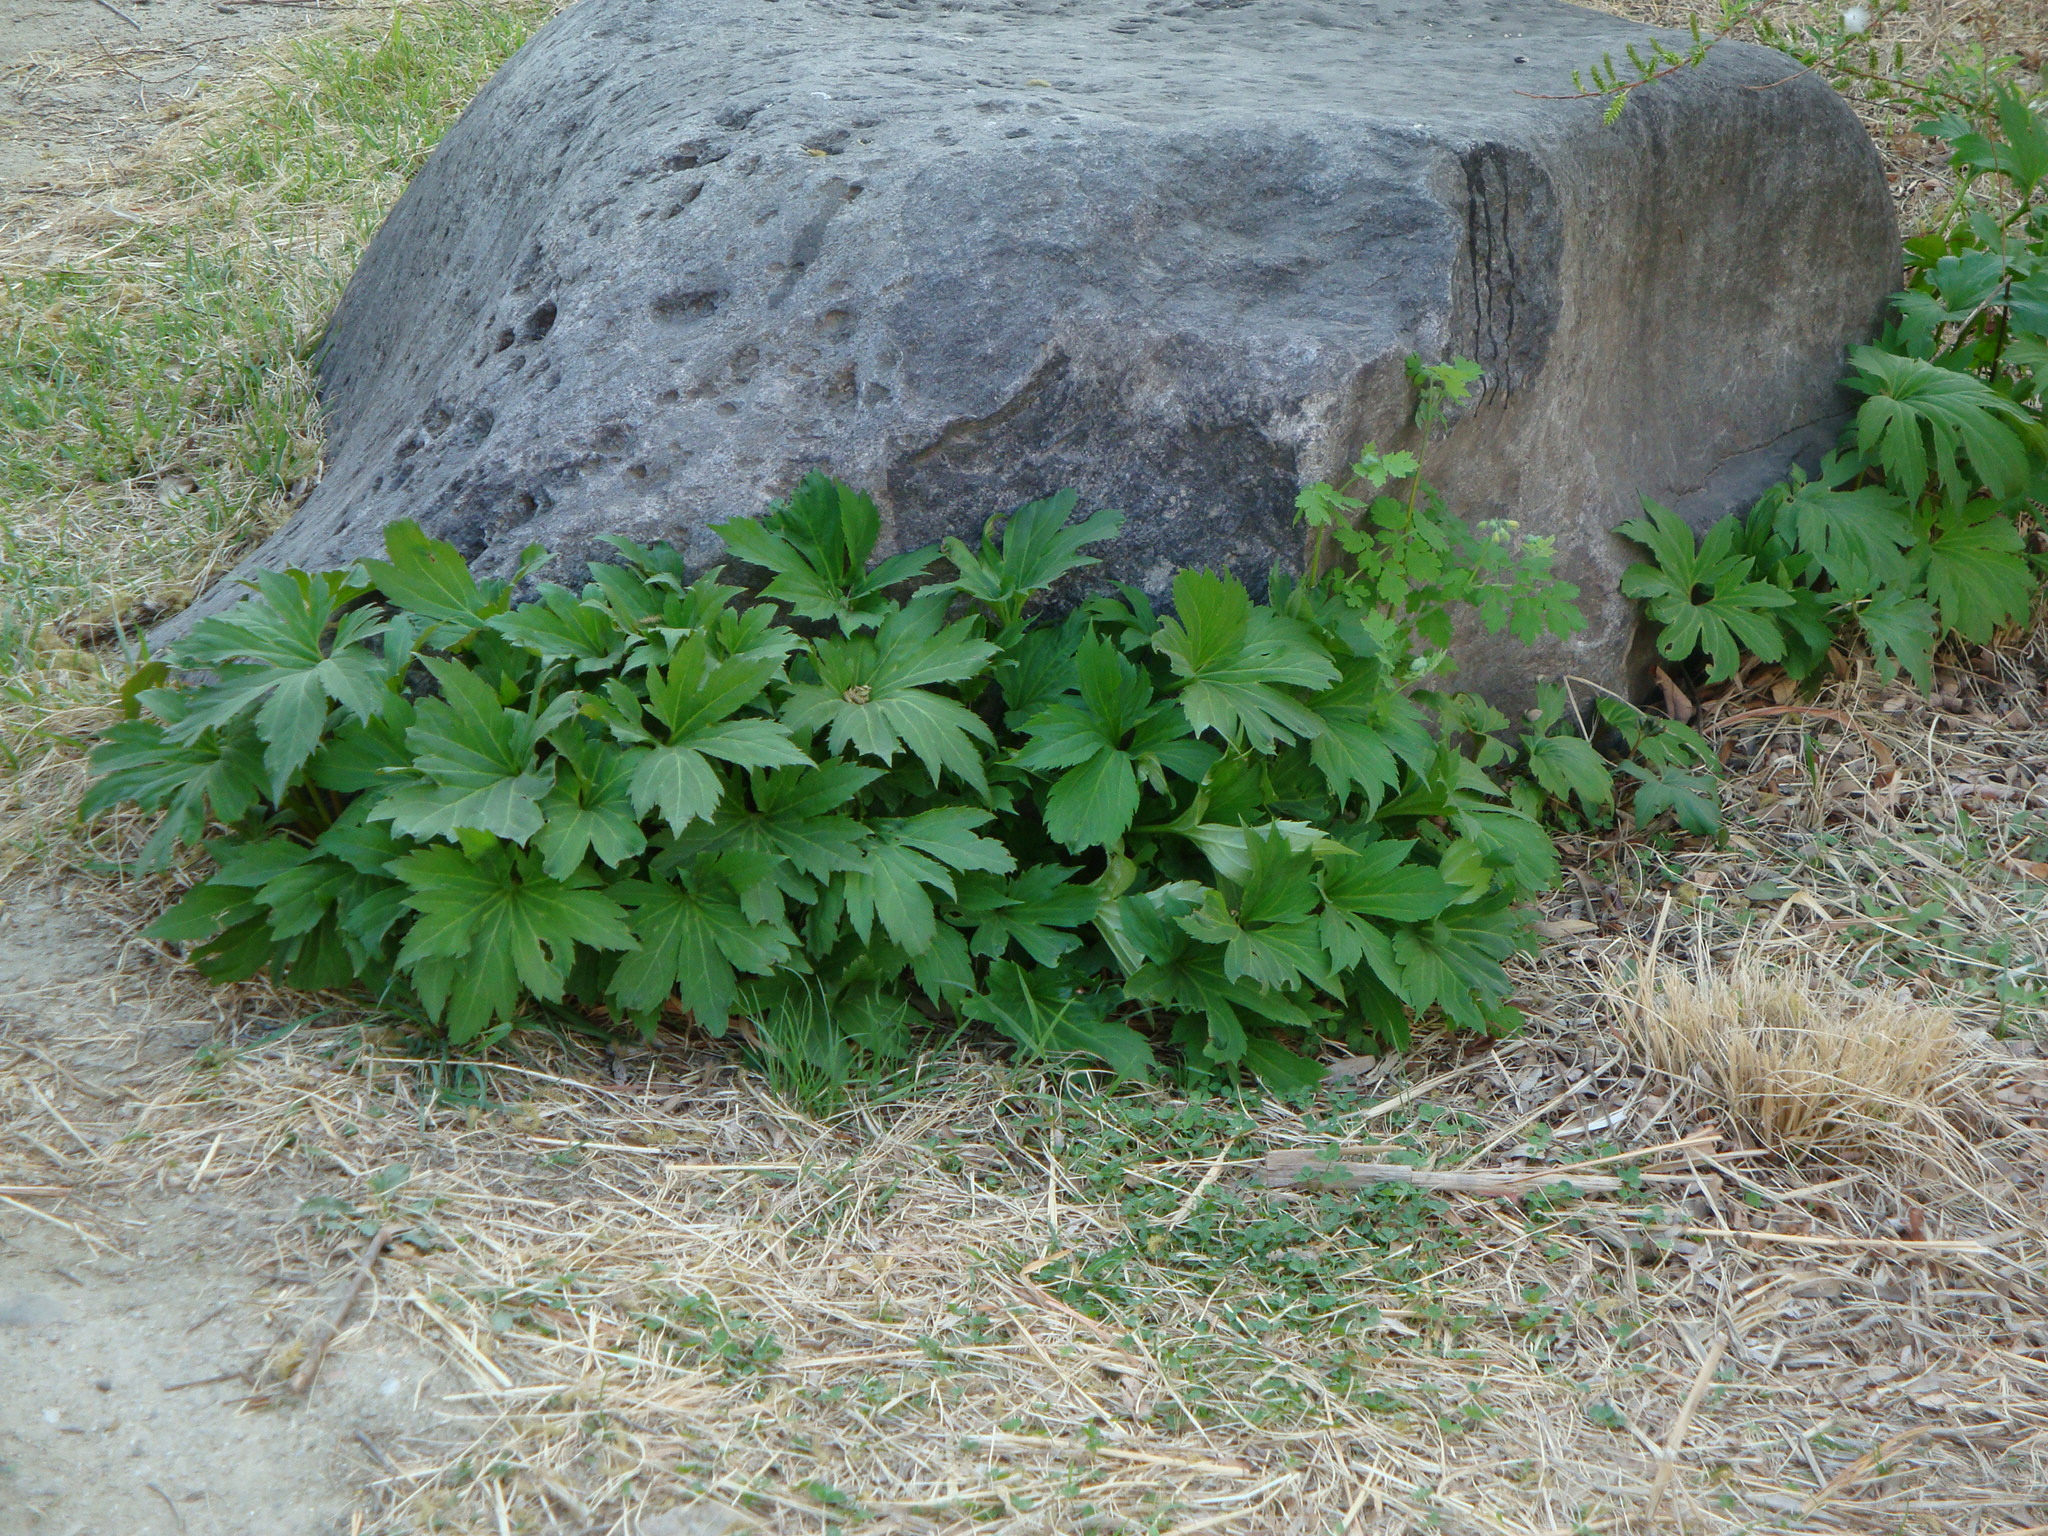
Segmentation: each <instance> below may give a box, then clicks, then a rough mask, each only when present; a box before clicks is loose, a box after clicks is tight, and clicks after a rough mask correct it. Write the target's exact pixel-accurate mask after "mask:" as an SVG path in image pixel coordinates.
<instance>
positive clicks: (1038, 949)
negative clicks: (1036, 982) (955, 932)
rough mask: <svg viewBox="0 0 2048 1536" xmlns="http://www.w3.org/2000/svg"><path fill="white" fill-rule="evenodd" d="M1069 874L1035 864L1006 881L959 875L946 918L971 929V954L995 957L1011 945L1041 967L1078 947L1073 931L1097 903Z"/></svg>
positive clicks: (1091, 916)
mask: <svg viewBox="0 0 2048 1536" xmlns="http://www.w3.org/2000/svg"><path fill="white" fill-rule="evenodd" d="M1074 875H1075V871H1074V870H1071V869H1064V868H1062V867H1060V866H1059V865H1057V864H1034V865H1033V866H1032V867H1031V868H1029V869H1026V870H1022V871H1020V872H1019V873H1018V874H1017V876H1016V878H1015V879H1011V880H1004V879H1001V878H999V877H998V876H995V875H991V874H984V873H980V872H970V873H968V874H964V875H962V876H961V877H960V879H959V881H958V891H957V895H956V898H955V901H954V903H953V905H952V906H950V907H949V908H948V909H947V910H946V913H945V918H946V921H947V922H949V923H951V924H953V925H954V926H955V927H959V928H972V929H973V930H974V934H973V937H972V939H971V940H970V941H969V943H968V946H967V947H968V950H969V952H970V953H972V954H976V955H986V956H989V957H990V958H994V959H1000V958H1001V957H1002V956H1004V955H1006V954H1008V953H1009V950H1010V946H1011V945H1013V944H1014V945H1015V946H1016V947H1017V948H1019V949H1021V950H1022V951H1024V953H1025V954H1027V955H1029V956H1030V957H1031V958H1032V959H1033V960H1035V961H1037V962H1038V964H1040V965H1053V964H1056V963H1057V962H1058V960H1059V958H1060V956H1062V955H1064V954H1066V953H1067V952H1068V951H1069V950H1073V949H1078V948H1079V947H1080V945H1081V938H1080V935H1079V934H1077V933H1075V932H1073V931H1072V930H1074V929H1079V928H1083V927H1086V926H1087V924H1088V923H1089V922H1091V921H1092V920H1093V919H1094V917H1095V914H1096V911H1097V909H1098V908H1099V907H1100V906H1101V904H1102V899H1101V896H1100V895H1099V894H1098V893H1097V892H1096V891H1095V890H1094V889H1093V888H1091V887H1089V886H1086V885H1076V884H1074V883H1073V880H1074Z"/></svg>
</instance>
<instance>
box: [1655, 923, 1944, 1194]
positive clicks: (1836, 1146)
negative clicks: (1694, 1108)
mask: <svg viewBox="0 0 2048 1536" xmlns="http://www.w3.org/2000/svg"><path fill="white" fill-rule="evenodd" d="M1616 981H1617V987H1616V992H1617V996H1618V997H1620V998H1621V999H1622V1006H1621V1007H1620V1009H1619V1010H1618V1012H1619V1016H1620V1024H1621V1035H1622V1038H1623V1039H1624V1040H1626V1041H1627V1042H1628V1044H1629V1045H1630V1046H1631V1047H1632V1048H1633V1049H1634V1050H1636V1051H1637V1052H1638V1053H1639V1054H1640V1055H1641V1057H1642V1058H1643V1060H1644V1061H1645V1062H1646V1063H1647V1064H1648V1065H1649V1066H1650V1067H1651V1068H1652V1069H1653V1070H1655V1071H1657V1072H1660V1073H1662V1074H1663V1075H1664V1076H1665V1077H1667V1078H1669V1079H1671V1080H1672V1082H1673V1083H1676V1084H1682V1085H1684V1086H1686V1087H1689V1088H1691V1089H1694V1090H1696V1091H1697V1092H1699V1093H1700V1095H1701V1096H1702V1097H1703V1098H1704V1099H1705V1100H1707V1101H1710V1102H1712V1103H1715V1104H1718V1105H1720V1106H1722V1107H1724V1108H1725V1109H1726V1110H1727V1112H1728V1113H1729V1115H1730V1116H1731V1117H1732V1118H1733V1120H1734V1122H1735V1124H1736V1125H1737V1126H1738V1127H1739V1128H1740V1129H1741V1130H1742V1131H1744V1132H1745V1133H1747V1134H1748V1135H1750V1136H1751V1137H1753V1138H1755V1139H1756V1140H1757V1141H1758V1142H1759V1144H1761V1145H1765V1146H1770V1147H1774V1148H1777V1149H1780V1150H1783V1151H1787V1152H1792V1153H1797V1154H1804V1155H1812V1154H1818V1153H1826V1154H1831V1155H1834V1156H1840V1157H1857V1156H1863V1157H1868V1156H1869V1155H1870V1154H1871V1153H1873V1152H1881V1151H1883V1150H1884V1149H1886V1148H1887V1147H1894V1148H1895V1147H1896V1146H1897V1145H1898V1142H1897V1138H1898V1137H1899V1136H1900V1134H1901V1133H1902V1132H1922V1133H1925V1132H1934V1133H1936V1134H1939V1133H1940V1132H1941V1131H1943V1130H1945V1129H1946V1128H1947V1118H1946V1115H1945V1105H1946V1102H1947V1101H1948V1100H1949V1099H1950V1098H1951V1097H1952V1094H1953V1090H1954V1089H1955V1087H1956V1080H1957V1077H1958V1074H1959V1069H1960V1068H1961V1066H1962V1064H1963V1062H1964V1059H1965V1056H1966V1053H1967V1049H1968V1047H1967V1044H1966V1042H1965V1040H1964V1038H1963V1036H1962V1033H1961V1031H1959V1030H1958V1029H1957V1027H1956V1020H1955V1014H1954V1013H1953V1012H1952V1011H1951V1010H1949V1009H1946V1008H1936V1007H1929V1006H1927V1005H1926V1004H1923V1003H1919V1002H1916V1001H1914V1000H1913V999H1912V998H1911V997H1910V995H1905V994H1904V993H1903V989H1896V990H1886V991H1877V990H1870V989H1864V988H1856V987H1851V986H1848V985H1846V984H1844V983H1843V982H1842V981H1841V980H1840V979H1839V978H1838V977H1836V976H1835V975H1833V974H1832V973H1831V972H1827V971H1824V970H1823V969H1822V968H1821V967H1820V966H1818V965H1817V964H1816V963H1815V962H1813V961H1812V960H1795V961H1792V962H1790V963H1783V962H1781V963H1780V964H1778V965H1776V966H1772V967H1770V968H1768V969H1767V968H1766V967H1765V966H1764V965H1762V964H1761V963H1760V962H1759V961H1758V960H1757V959H1756V958H1755V957H1754V956H1740V957H1738V958H1737V959H1736V960H1735V962H1734V963H1733V965H1732V966H1730V967H1729V968H1728V969H1726V970H1718V971H1708V972H1704V973H1701V972H1697V971H1695V972H1693V973H1691V974H1687V973H1685V972H1682V971H1673V970H1669V969H1663V970H1657V969H1652V970H1648V971H1646V972H1645V973H1644V975H1643V976H1642V977H1641V978H1640V979H1638V980H1636V981H1635V982H1634V984H1633V986H1634V994H1635V995H1634V997H1633V998H1630V997H1629V996H1628V990H1627V989H1628V983H1626V982H1624V981H1622V979H1621V978H1616Z"/></svg>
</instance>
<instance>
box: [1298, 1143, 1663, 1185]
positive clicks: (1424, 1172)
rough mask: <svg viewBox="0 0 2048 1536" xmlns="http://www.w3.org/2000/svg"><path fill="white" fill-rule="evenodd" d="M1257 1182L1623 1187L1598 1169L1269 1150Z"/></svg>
mask: <svg viewBox="0 0 2048 1536" xmlns="http://www.w3.org/2000/svg"><path fill="white" fill-rule="evenodd" d="M1259 1182H1260V1183H1261V1184H1264V1185H1266V1186H1267V1187H1268V1188H1281V1187H1284V1186H1286V1185H1289V1184H1298V1183H1299V1184H1319V1185H1321V1186H1323V1187H1324V1188H1325V1189H1362V1188H1364V1187H1365V1186H1366V1185H1368V1184H1413V1185H1415V1186H1416V1187H1417V1188H1419V1189H1442V1190H1449V1191H1452V1192H1454V1193H1457V1194H1463V1195H1490V1196H1515V1195H1527V1194H1533V1193H1534V1192H1535V1191H1537V1190H1539V1189H1542V1188H1544V1187H1546V1186H1548V1185H1552V1184H1567V1183H1568V1184H1570V1185H1571V1186H1572V1187H1573V1188H1574V1189H1576V1190H1579V1191H1580V1192H1581V1193H1588V1194H1612V1193H1614V1192H1615V1191H1616V1190H1619V1189H1621V1188H1623V1187H1624V1186H1623V1183H1622V1181H1621V1180H1620V1179H1617V1178H1612V1177H1610V1176H1608V1175H1606V1174H1599V1173H1594V1174H1584V1175H1578V1176H1574V1175H1572V1174H1568V1173H1560V1172H1558V1171H1557V1170H1556V1169H1553V1168H1532V1169H1529V1170H1527V1171H1516V1172H1503V1171H1491V1172H1489V1171H1486V1170H1481V1171H1478V1172H1472V1171H1469V1170H1456V1171H1451V1172H1443V1173H1438V1172H1434V1171H1432V1170H1430V1169H1427V1168H1409V1167H1406V1166H1404V1165H1403V1164H1400V1163H1332V1162H1325V1161H1322V1160H1321V1157H1320V1154H1318V1153H1316V1152H1313V1151H1306V1152H1268V1153H1267V1154H1266V1162H1265V1166H1264V1167H1263V1168H1261V1169H1260V1170H1259Z"/></svg>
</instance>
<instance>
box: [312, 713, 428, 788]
mask: <svg viewBox="0 0 2048 1536" xmlns="http://www.w3.org/2000/svg"><path fill="white" fill-rule="evenodd" d="M418 720H419V714H418V711H416V710H415V709H414V708H413V703H412V700H410V699H408V698H406V697H404V696H403V695H393V696H392V699H391V702H390V703H388V704H386V705H385V706H384V709H383V712H382V713H381V714H378V715H376V716H375V717H373V718H372V719H370V720H367V721H357V720H350V719H346V718H344V719H343V720H342V722H341V723H340V724H339V725H338V726H335V727H333V728H332V729H330V730H329V732H328V734H327V739H326V740H325V741H323V742H321V744H320V749H319V751H317V752H315V753H314V754H313V755H312V757H311V758H309V759H308V760H307V762H306V777H307V778H309V779H311V780H312V781H313V782H314V783H315V784H317V785H319V786H320V787H321V788H322V789H333V790H339V791H340V792H341V793H343V794H350V795H352V794H355V793H357V792H358V791H360V790H365V789H377V790H381V789H384V788H386V787H388V786H390V785H392V784H394V783H396V782H397V781H398V778H399V777H400V775H399V774H398V773H397V770H401V769H406V768H410V767H411V766H412V749H411V748H410V747H408V746H407V745H406V741H405V733H406V732H407V731H409V730H411V729H412V728H413V726H414V725H415V724H417V723H418Z"/></svg>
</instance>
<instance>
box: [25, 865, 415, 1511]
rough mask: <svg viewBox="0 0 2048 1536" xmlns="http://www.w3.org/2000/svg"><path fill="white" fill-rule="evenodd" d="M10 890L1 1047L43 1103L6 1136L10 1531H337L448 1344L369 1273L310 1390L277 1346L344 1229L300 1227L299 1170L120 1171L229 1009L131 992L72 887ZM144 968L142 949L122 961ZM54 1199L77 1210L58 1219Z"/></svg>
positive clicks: (395, 1445) (331, 1293) (312, 1314)
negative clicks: (385, 1324) (378, 1319)
mask: <svg viewBox="0 0 2048 1536" xmlns="http://www.w3.org/2000/svg"><path fill="white" fill-rule="evenodd" d="M9 894H10V895H11V896H12V897H13V899H12V900H11V901H7V902H6V903H5V905H0V989H4V998H0V1053H4V1055H5V1056H6V1057H7V1058H9V1065H10V1066H12V1067H14V1068H17V1069H23V1070H24V1072H25V1073H26V1075H25V1076H24V1077H22V1078H17V1079H16V1081H17V1082H18V1083H21V1084H23V1085H25V1086H26V1090H27V1093H28V1096H29V1097H30V1099H31V1100H34V1101H40V1102H41V1103H43V1104H46V1105H47V1119H46V1120H45V1121H44V1124H43V1126H42V1127H41V1128H42V1129H45V1130H49V1131H52V1132H53V1133H54V1134H55V1135H56V1137H57V1138H59V1141H58V1142H57V1143H53V1142H52V1141H50V1140H48V1139H45V1138H44V1137H42V1136H39V1135H37V1134H36V1133H35V1132H34V1131H32V1130H30V1129H28V1128H27V1127H25V1126H23V1125H21V1124H20V1123H19V1122H16V1123H15V1124H13V1125H12V1126H10V1127H9V1129H8V1131H7V1133H6V1134H5V1135H4V1136H0V1198H4V1201H5V1204H4V1205H0V1532H7V1533H9V1536H12V1533H16V1532H21V1533H33V1536H327V1533H330V1532H341V1531H346V1530H348V1529H349V1528H350V1526H349V1517H350V1514H351V1510H352V1508H353V1505H354V1498H353V1494H354V1491H355V1490H356V1489H357V1488H358V1487H359V1486H360V1485H361V1484H362V1482H364V1481H365V1480H366V1479H367V1478H369V1477H372V1476H375V1475H376V1473H377V1472H378V1471H379V1462H380V1461H382V1460H386V1459H388V1458H389V1457H390V1456H391V1454H392V1452H393V1450H398V1451H399V1453H400V1454H404V1450H403V1447H404V1446H406V1445H407V1444H410V1443H412V1442H413V1441H416V1440H419V1439H420V1438H421V1437H423V1436H424V1437H426V1438H427V1439H429V1440H431V1439H432V1436H433V1418H432V1414H431V1412H430V1411H429V1410H428V1409H426V1408H424V1407H422V1404H423V1402H426V1401H429V1400H430V1399H431V1398H432V1397H433V1396H434V1395H435V1394H437V1393H438V1392H439V1391H442V1390H446V1388H445V1385H444V1384H441V1383H439V1382H437V1380H436V1372H435V1367H434V1365H433V1363H432V1362H431V1361H429V1360H427V1359H425V1358H424V1357H422V1356H421V1355H420V1354H419V1352H418V1351H417V1350H414V1349H412V1348H409V1347H408V1346H407V1345H406V1344H405V1343H404V1342H403V1341H402V1340H401V1339H399V1338H398V1337H397V1336H396V1335H395V1334H392V1333H390V1332H389V1331H388V1330H384V1329H381V1328H379V1327H378V1326H376V1325H375V1323H374V1321H371V1322H370V1326H368V1327H364V1326H362V1325H363V1324H364V1323H365V1322H366V1320H373V1319H374V1317H375V1314H376V1312H377V1310H378V1304H379V1295H378V1292H377V1291H376V1290H375V1289H374V1288H367V1289H366V1292H365V1294H364V1295H363V1296H362V1298H361V1299H360V1300H359V1301H358V1303H357V1305H356V1307H355V1309H354V1310H353V1313H352V1316H351V1318H350V1319H349V1321H348V1323H347V1324H346V1325H345V1328H346V1337H345V1338H344V1340H343V1341H342V1343H341V1345H340V1346H339V1347H337V1348H335V1349H334V1350H333V1352H332V1353H331V1354H330V1355H329V1356H328V1357H327V1359H326V1360H325V1361H324V1363H323V1367H322V1369H321V1371H320V1373H319V1376H318V1379H317V1381H316V1382H315V1383H313V1385H312V1387H311V1390H310V1393H309V1394H308V1396H307V1398H306V1400H305V1401H304V1402H303V1403H301V1402H299V1401H297V1400H296V1399H292V1398H290V1397H289V1396H287V1397H286V1398H285V1400H284V1401H281V1402H279V1403H278V1404H277V1405H275V1406H272V1407H269V1408H267V1409H264V1408H259V1407H257V1406H256V1405H254V1404H252V1403H251V1402H250V1401H249V1400H250V1399H251V1398H252V1397H260V1396H261V1395H262V1391H261V1388H260V1387H259V1383H260V1382H261V1381H262V1380H263V1373H264V1371H265V1368H266V1366H269V1367H271V1368H272V1369H271V1374H272V1375H273V1376H275V1375H276V1374H278V1372H279V1371H280V1370H285V1369H289V1368H291V1367H292V1366H294V1365H296V1364H298V1363H300V1362H299V1360H298V1359H297V1358H296V1357H295V1355H294V1354H293V1353H292V1351H293V1349H294V1341H295V1340H298V1339H302V1338H304V1337H305V1336H306V1335H307V1333H308V1331H309V1330H311V1329H313V1328H317V1327H318V1325H319V1322H320V1320H321V1319H322V1318H323V1317H325V1316H329V1315H331V1314H332V1310H333V1305H334V1302H335V1300H336V1297H337V1296H338V1294H339V1291H340V1289H342V1288H344V1287H345V1286H346V1283H347V1278H348V1272H347V1269H346V1267H345V1264H344V1263H330V1262H329V1260H330V1259H343V1260H345V1254H344V1253H337V1252H335V1250H336V1249H337V1248H341V1249H346V1247H347V1246H348V1245H347V1243H346V1242H345V1241H342V1242H340V1243H335V1242H332V1241H330V1242H324V1243H316V1244H315V1245H314V1246H312V1247H309V1246H308V1239H309V1238H310V1237H311V1236H312V1234H311V1233H310V1232H309V1231H308V1229H307V1228H306V1226H305V1224H304V1223H301V1222H298V1221H297V1219H296V1218H297V1216H298V1211H299V1206H300V1193H301V1192H300V1190H299V1189H297V1188H296V1187H295V1186H294V1184H293V1182H292V1181H291V1180H290V1179H288V1178H287V1179H273V1180H268V1181H264V1182H262V1183H259V1184H257V1185H255V1186H253V1187H249V1186H240V1187H235V1188H223V1187H222V1186H223V1184H225V1183H226V1182H227V1181H225V1180H222V1179H220V1178H218V1177H217V1175H220V1174H231V1173H233V1172H234V1171H235V1170H233V1169H231V1168H226V1167H220V1166H216V1167H213V1168H202V1169H196V1170H195V1171H194V1172H193V1173H192V1174H190V1175H189V1176H187V1177H185V1178H182V1179H178V1180H175V1181H171V1180H162V1179H159V1180H155V1181H149V1182H142V1181H137V1180H135V1179H134V1178H133V1177H132V1170H124V1171H115V1169H114V1167H113V1160H115V1159H118V1158H119V1155H120V1151H121V1147H122V1145H123V1141H124V1138H132V1137H133V1136H134V1135H135V1133H136V1130H137V1125H138V1121H139V1119H140V1118H141V1117H142V1116H143V1115H144V1114H145V1113H146V1110H147V1106H148V1103H149V1097H148V1087H147V1085H148V1084H150V1083H152V1082H155V1081H158V1080H160V1078H161V1076H162V1075H163V1074H164V1072H165V1071H166V1070H167V1069H168V1070H170V1071H171V1072H172V1073H174V1074H176V1075H182V1071H181V1069H182V1068H183V1067H184V1066H185V1065H186V1064H188V1063H189V1062H190V1061H191V1059H192V1056H193V1053H194V1051H195V1050H198V1049H202V1048H204V1047H205V1046H206V1045H207V1044H208V1043H209V1042H210V1041H212V1040H213V1039H214V1038H215V1035H216V1033H217V1031H218V1029H219V1024H220V1021H219V1020H218V1019H214V1018H206V1017H184V1018H181V1017H177V1016H176V1014H175V1010H165V1009H162V1008H153V1007H150V1006H149V1005H148V1003H147V1001H146V1000H145V999H140V998H137V997H136V996H134V993H135V990H136V989H135V987H134V985H133V981H132V975H124V974H123V972H124V967H123V966H122V963H121V960H122V956H121V953H120V950H121V946H120V943H119V941H118V936H117V935H116V934H115V933H114V932H112V931H111V930H110V929H109V928H108V927H107V926H106V925H105V924H104V923H103V921H101V920H99V919H97V918H96V917H95V916H94V915H93V914H92V913H90V912H88V911H86V910H84V909H83V908H73V907H71V906H69V905H68V903H67V900H66V896H65V892H64V889H63V888H62V887H44V888H43V889H42V890H40V891H39V892H37V893H35V894H30V893H28V892H27V891H25V890H22V889H20V888H16V889H15V890H13V891H12V892H10V893H9ZM127 969H128V970H129V971H130V972H131V973H132V966H131V967H129V968H127ZM57 1209H61V1210H62V1211H63V1212H64V1214H63V1215H61V1216H60V1215H56V1214H54V1211H55V1210H57Z"/></svg>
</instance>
